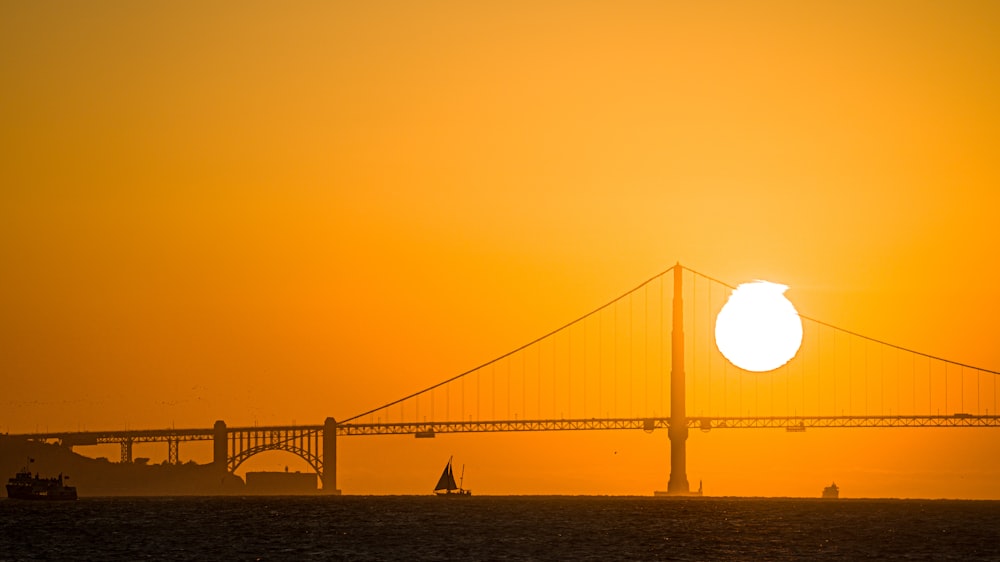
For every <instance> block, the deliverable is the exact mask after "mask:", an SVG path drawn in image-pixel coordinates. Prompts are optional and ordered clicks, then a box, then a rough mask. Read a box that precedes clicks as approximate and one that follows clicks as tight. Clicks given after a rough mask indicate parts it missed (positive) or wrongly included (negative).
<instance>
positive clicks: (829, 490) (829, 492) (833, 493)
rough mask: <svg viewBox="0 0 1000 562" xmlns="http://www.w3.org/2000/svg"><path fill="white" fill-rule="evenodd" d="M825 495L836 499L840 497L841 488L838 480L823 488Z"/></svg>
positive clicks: (827, 497)
mask: <svg viewBox="0 0 1000 562" xmlns="http://www.w3.org/2000/svg"><path fill="white" fill-rule="evenodd" d="M823 497H824V498H825V499H828V500H835V499H837V498H839V497H840V488H838V487H837V483H836V482H834V483H833V484H830V485H829V486H827V487H826V488H823Z"/></svg>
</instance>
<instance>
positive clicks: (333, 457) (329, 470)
mask: <svg viewBox="0 0 1000 562" xmlns="http://www.w3.org/2000/svg"><path fill="white" fill-rule="evenodd" d="M322 476H323V493H324V494H333V495H337V496H339V495H340V490H338V489H337V420H335V419H333V418H326V422H325V423H324V424H323V475H322Z"/></svg>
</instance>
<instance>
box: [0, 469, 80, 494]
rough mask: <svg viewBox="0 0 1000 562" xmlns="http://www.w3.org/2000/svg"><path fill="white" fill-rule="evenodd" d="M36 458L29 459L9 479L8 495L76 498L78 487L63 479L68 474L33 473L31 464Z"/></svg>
mask: <svg viewBox="0 0 1000 562" xmlns="http://www.w3.org/2000/svg"><path fill="white" fill-rule="evenodd" d="M33 460H34V459H28V464H27V465H25V467H24V468H22V469H21V471H20V472H18V473H17V475H15V476H14V477H13V478H9V479H8V480H7V497H8V498H11V499H15V500H75V499H76V487H75V486H67V485H65V484H64V483H63V480H68V479H69V477H68V476H63V475H62V473H61V472H60V473H59V476H57V477H55V478H41V477H39V476H38V473H35V474H34V475H32V474H31V470H30V469H29V466H30V464H31V462H32V461H33Z"/></svg>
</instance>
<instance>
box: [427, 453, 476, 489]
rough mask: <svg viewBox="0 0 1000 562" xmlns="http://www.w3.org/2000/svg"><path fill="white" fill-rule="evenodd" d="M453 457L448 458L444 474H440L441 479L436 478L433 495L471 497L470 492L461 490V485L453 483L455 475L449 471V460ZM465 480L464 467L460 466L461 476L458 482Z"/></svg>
mask: <svg viewBox="0 0 1000 562" xmlns="http://www.w3.org/2000/svg"><path fill="white" fill-rule="evenodd" d="M453 458H454V457H448V464H446V465H445V466H444V472H442V473H441V478H438V483H437V486H435V487H434V493H435V494H437V495H439V496H471V495H472V490H466V489H464V488H462V486H461V484H456V483H455V473H454V472H453V471H452V469H451V460H452V459H453ZM464 480H465V465H462V476H461V477H460V480H459V481H460V482H464Z"/></svg>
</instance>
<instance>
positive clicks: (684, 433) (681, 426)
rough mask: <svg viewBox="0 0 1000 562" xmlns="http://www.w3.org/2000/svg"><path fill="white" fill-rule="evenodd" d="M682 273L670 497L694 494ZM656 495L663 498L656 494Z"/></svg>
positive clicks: (677, 275) (679, 275) (679, 277)
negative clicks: (689, 470)
mask: <svg viewBox="0 0 1000 562" xmlns="http://www.w3.org/2000/svg"><path fill="white" fill-rule="evenodd" d="M683 273H684V268H683V267H681V264H679V263H678V264H677V265H675V266H674V303H673V327H672V333H671V338H670V357H671V364H670V429H669V430H667V436H668V437H669V438H670V480H669V481H668V482H667V491H666V494H665V495H668V496H683V495H688V494H690V493H691V488H690V487H689V486H688V480H687V438H688V427H687V412H686V411H685V404H684V401H685V388H684V299H683V296H682V295H683V289H684V286H683V282H684V278H683ZM656 495H664V493H663V492H656Z"/></svg>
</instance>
